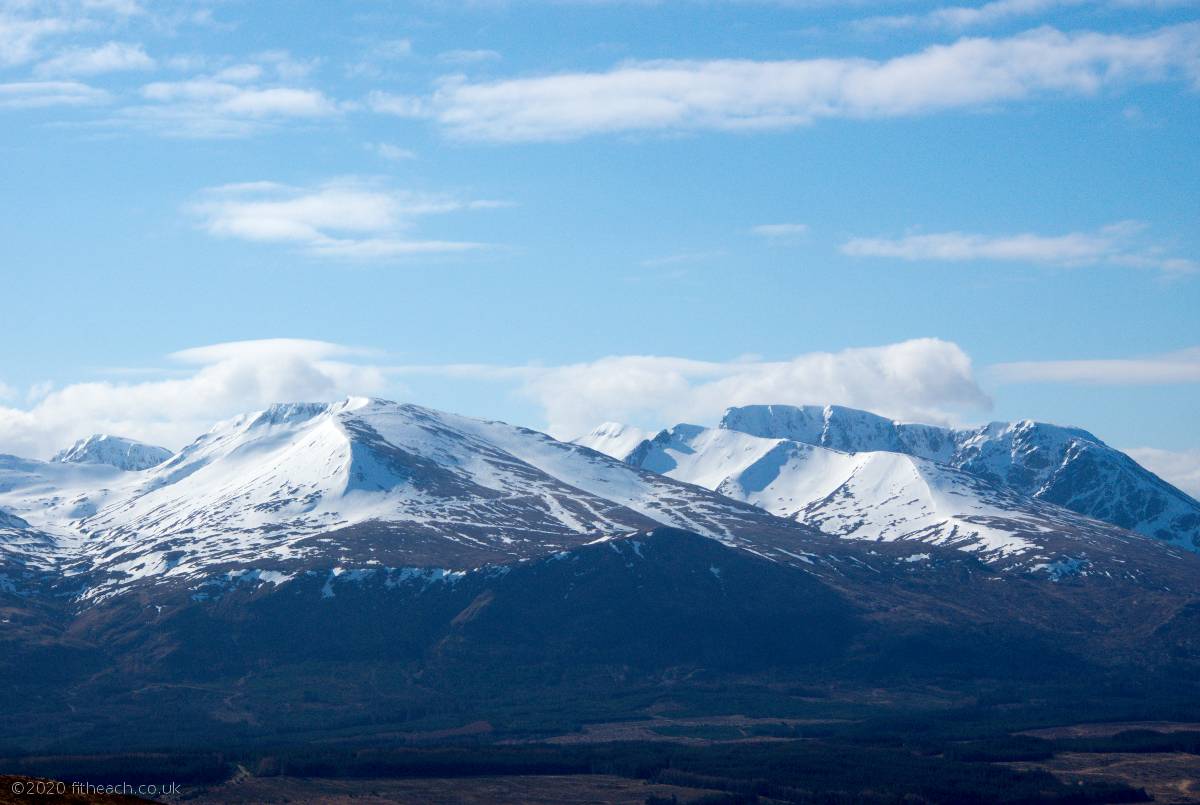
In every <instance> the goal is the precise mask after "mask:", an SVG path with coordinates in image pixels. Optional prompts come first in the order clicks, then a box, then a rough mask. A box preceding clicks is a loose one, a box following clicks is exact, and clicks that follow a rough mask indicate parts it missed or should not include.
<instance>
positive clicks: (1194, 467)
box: [1125, 447, 1200, 498]
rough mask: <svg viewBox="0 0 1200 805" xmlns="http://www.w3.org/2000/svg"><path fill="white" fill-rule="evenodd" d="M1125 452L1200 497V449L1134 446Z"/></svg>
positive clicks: (1177, 485)
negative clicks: (1164, 448)
mask: <svg viewBox="0 0 1200 805" xmlns="http://www.w3.org/2000/svg"><path fill="white" fill-rule="evenodd" d="M1125 452H1126V453H1128V454H1129V455H1130V456H1131V457H1132V458H1133V460H1134V461H1136V462H1137V463H1139V464H1141V465H1142V466H1143V467H1146V468H1147V469H1149V470H1150V471H1151V472H1153V473H1155V474H1156V475H1158V476H1159V477H1160V478H1162V479H1163V480H1165V481H1167V482H1168V483H1170V484H1173V485H1174V486H1176V487H1177V488H1179V489H1182V490H1183V491H1184V492H1187V493H1188V494H1189V495H1191V496H1192V497H1194V498H1200V450H1160V449H1158V448H1154V447H1132V448H1129V449H1127V450H1125Z"/></svg>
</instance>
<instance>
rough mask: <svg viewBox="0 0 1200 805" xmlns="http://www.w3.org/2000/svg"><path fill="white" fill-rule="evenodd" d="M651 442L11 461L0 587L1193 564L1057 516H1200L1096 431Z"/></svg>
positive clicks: (95, 448)
mask: <svg viewBox="0 0 1200 805" xmlns="http://www.w3.org/2000/svg"><path fill="white" fill-rule="evenodd" d="M641 435H642V434H641V433H639V432H638V431H636V429H630V428H624V427H621V426H616V425H613V424H611V423H610V424H608V425H605V426H603V427H602V428H601V429H598V430H597V432H595V433H594V434H592V437H591V438H590V439H589V440H588V446H584V445H581V444H573V443H569V442H560V441H557V440H555V439H553V438H551V437H549V436H547V435H545V434H542V433H538V432H536V431H532V430H528V429H525V428H520V427H515V426H511V425H507V424H504V423H501V422H492V421H484V420H478V419H471V418H467V417H462V416H457V415H454V414H449V413H443V412H439V411H434V410H431V409H427V408H422V407H419V406H415V405H405V404H399V403H394V402H389V401H385V400H375V399H366V398H350V399H347V400H343V401H341V402H337V403H331V404H315V403H314V404H309V403H297V404H281V405H276V406H272V407H271V408H269V409H267V410H264V411H259V412H254V413H250V414H244V415H241V416H238V417H234V418H232V419H229V420H227V421H224V422H221V423H219V424H217V425H216V426H214V427H213V428H212V429H211V430H210V431H209V432H208V433H205V434H204V435H202V436H200V437H199V438H198V439H196V440H195V441H194V442H192V443H191V444H190V445H188V446H187V447H185V448H184V449H183V450H181V451H180V452H179V453H177V454H174V455H171V454H170V453H169V451H166V450H164V449H162V448H154V447H151V446H148V445H142V444H140V443H137V442H132V441H130V440H126V439H119V438H114V437H92V438H90V439H86V440H83V441H81V442H79V443H78V444H76V445H75V446H74V447H72V448H71V449H70V450H67V451H64V452H63V453H61V454H59V455H58V456H56V457H55V459H54V460H52V461H49V462H45V461H35V460H30V459H22V458H16V457H13V456H0V586H3V588H4V589H5V590H8V591H10V592H12V591H20V590H21V589H26V588H28V589H33V588H35V587H37V585H38V584H40V583H43V582H45V581H46V580H47V579H49V580H52V581H53V580H59V581H61V580H62V579H69V580H71V582H70V583H71V588H72V590H74V591H75V592H73V593H72V594H73V595H75V596H76V597H77V598H79V599H80V600H90V599H94V598H97V597H100V598H105V597H109V596H111V595H114V594H116V593H119V592H122V591H125V590H128V589H131V588H135V587H137V588H139V589H149V588H150V587H155V586H158V585H166V586H168V587H171V588H172V589H179V588H181V587H182V588H187V589H195V588H196V587H197V585H200V584H202V583H205V580H206V579H211V578H212V577H213V576H214V575H220V574H230V573H243V574H244V573H246V572H251V571H252V572H253V573H254V574H256V575H254V578H256V579H259V580H260V581H263V580H267V581H270V582H271V583H272V584H279V583H284V582H286V581H287V580H288V579H291V578H294V577H295V575H296V574H297V573H300V572H303V571H305V570H306V569H308V568H325V569H328V568H331V567H336V568H355V567H359V568H370V567H376V568H413V567H416V568H441V569H447V570H463V569H471V568H478V567H481V566H484V565H496V566H499V565H505V564H511V563H513V562H523V561H529V560H531V559H536V558H539V557H546V556H550V555H553V554H555V553H556V552H561V551H567V550H572V549H574V548H577V547H578V546H581V545H584V544H588V543H593V542H597V541H603V540H608V539H613V538H615V537H621V536H625V535H629V534H632V533H637V532H648V531H651V530H653V529H656V528H659V527H661V526H668V527H672V528H678V529H682V530H686V531H690V532H694V533H697V534H700V535H702V536H705V537H709V538H712V539H715V540H718V541H720V542H721V543H723V544H725V545H726V546H729V547H733V548H736V549H740V550H743V551H746V552H748V553H751V554H755V555H757V556H759V557H765V558H768V559H771V560H773V561H777V562H781V563H785V564H791V565H794V566H797V567H803V568H808V569H809V572H814V573H820V572H826V571H829V572H836V568H835V565H836V564H837V563H838V562H847V561H852V562H862V561H869V562H870V561H876V559H874V558H871V557H880V558H879V559H878V561H880V562H884V561H888V562H890V561H894V560H896V558H897V557H899V558H900V559H902V560H904V561H909V562H913V563H918V564H919V563H920V562H923V561H925V560H928V559H929V553H928V552H927V551H928V549H929V548H930V547H933V548H937V549H939V550H940V549H961V550H966V551H969V552H973V553H974V554H976V555H978V557H979V558H980V559H982V560H984V561H986V562H988V563H990V564H991V565H992V566H993V567H994V568H995V569H996V570H997V571H999V572H1010V571H1011V572H1022V573H1027V572H1033V573H1040V574H1044V575H1047V576H1049V577H1051V578H1061V577H1065V576H1069V575H1088V574H1093V575H1096V574H1099V575H1106V576H1108V577H1110V578H1115V577H1136V576H1137V575H1138V574H1139V573H1140V572H1141V570H1140V568H1139V564H1138V561H1135V560H1134V559H1133V558H1131V557H1136V556H1148V557H1151V561H1152V563H1153V562H1158V561H1160V560H1162V561H1170V560H1171V559H1170V557H1171V556H1178V555H1179V554H1178V553H1177V552H1173V551H1172V548H1171V547H1169V546H1166V545H1162V544H1160V543H1157V542H1156V541H1154V540H1147V539H1146V538H1145V537H1143V536H1140V535H1137V534H1134V533H1132V532H1130V531H1128V530H1125V529H1124V528H1122V527H1119V524H1116V525H1114V524H1112V523H1111V522H1102V520H1103V519H1104V518H1100V517H1095V516H1087V514H1086V513H1085V514H1084V515H1080V514H1079V513H1078V512H1077V511H1072V510H1071V508H1073V507H1070V508H1069V507H1067V506H1065V505H1058V501H1057V500H1056V499H1055V497H1056V496H1062V495H1063V494H1064V490H1068V489H1074V490H1075V492H1074V494H1072V495H1069V496H1068V502H1069V503H1072V504H1076V505H1079V504H1080V503H1081V502H1088V501H1099V500H1101V499H1106V500H1107V503H1108V505H1109V506H1110V509H1112V507H1114V506H1116V507H1125V508H1129V507H1130V506H1132V504H1131V503H1130V502H1129V500H1128V498H1129V496H1130V494H1131V493H1130V489H1133V490H1134V491H1136V492H1137V493H1138V494H1140V495H1142V496H1143V497H1146V496H1148V495H1151V494H1158V495H1161V496H1163V498H1164V499H1166V500H1168V501H1171V502H1172V503H1171V505H1173V506H1176V509H1178V510H1176V509H1171V511H1170V512H1169V513H1167V514H1164V513H1163V511H1161V510H1160V511H1159V513H1158V515H1157V516H1158V518H1159V519H1158V520H1156V521H1152V522H1160V521H1161V522H1165V523H1168V525H1167V526H1164V528H1170V527H1171V526H1170V525H1169V524H1170V523H1175V522H1185V520H1186V516H1187V510H1186V505H1188V504H1189V502H1190V505H1191V506H1192V507H1193V512H1194V510H1195V508H1196V507H1197V504H1196V502H1195V501H1192V500H1191V499H1190V498H1187V496H1185V495H1183V494H1182V493H1179V492H1178V491H1177V490H1173V489H1172V488H1171V487H1169V486H1168V485H1166V484H1165V483H1164V482H1162V481H1160V480H1159V479H1157V478H1155V477H1154V476H1152V475H1150V474H1149V473H1147V472H1146V471H1145V470H1142V469H1141V468H1140V467H1138V466H1137V465H1136V464H1135V463H1133V462H1132V461H1131V460H1129V459H1128V458H1127V457H1124V456H1123V455H1122V454H1119V453H1117V451H1114V450H1112V449H1111V448H1108V447H1106V446H1104V445H1103V444H1102V443H1100V442H1099V441H1098V440H1095V439H1094V437H1091V436H1089V435H1088V434H1086V433H1085V432H1084V431H1078V430H1073V429H1062V428H1054V427H1053V426H1042V425H1038V424H1035V423H1018V424H1016V425H1011V426H998V425H993V426H987V427H985V428H981V429H978V430H975V431H950V430H946V429H941V428H935V427H932V426H924V425H901V424H898V423H894V422H890V421H889V420H884V419H881V418H879V417H875V416H874V415H871V414H867V413H866V412H858V411H852V410H850V409H838V408H826V409H816V408H788V407H781V406H758V407H750V408H743V409H732V410H730V411H729V412H728V414H727V415H726V417H725V420H724V421H723V422H722V424H721V426H720V427H718V428H700V427H697V426H690V425H681V426H678V427H676V428H673V429H670V430H668V431H663V432H662V433H660V434H658V435H657V436H655V437H654V438H653V439H648V440H647V439H642V440H640V441H638V442H636V443H635V441H634V439H635V437H638V436H641ZM630 445H634V446H632V447H630ZM593 448H595V449H593ZM598 451H605V452H610V453H612V452H618V453H619V452H620V451H624V453H623V454H622V455H620V460H618V459H617V458H614V457H611V456H609V455H604V454H603V452H598ZM1112 454H1115V456H1114V455H1112ZM1080 468H1082V469H1080ZM1081 472H1086V473H1090V475H1083V476H1080V473H1081ZM1088 478H1095V479H1099V481H1098V482H1103V483H1107V482H1110V481H1111V482H1113V483H1115V484H1117V485H1116V486H1111V485H1110V486H1109V487H1107V488H1105V489H1092V488H1090V487H1088V486H1087V483H1088V481H1087V479H1088ZM1135 481H1136V482H1138V484H1134V482H1135ZM1033 484H1038V486H1037V488H1036V489H1035V490H1034V493H1033V494H1028V493H1027V492H1026V491H1025V488H1028V487H1029V486H1030V485H1033ZM1022 485H1024V487H1023V486H1022ZM1122 496H1124V498H1122ZM1146 505H1148V504H1145V502H1144V501H1143V509H1144V508H1145V507H1146ZM1160 508H1161V507H1160ZM1112 510H1115V509H1112ZM1122 511H1124V509H1122ZM1193 516H1194V514H1193ZM1171 518H1174V519H1171ZM1139 522H1141V521H1139ZM1155 535H1156V536H1159V537H1160V538H1161V537H1162V536H1163V534H1161V533H1158V534H1155ZM1191 539H1193V535H1192V532H1189V531H1180V532H1178V533H1172V539H1171V540H1170V541H1171V542H1172V543H1173V544H1175V545H1190V544H1191V543H1189V540H1191ZM864 541H869V542H870V544H871V545H876V546H879V545H881V544H885V543H896V544H899V545H910V544H911V543H913V542H914V541H915V542H916V543H918V544H914V545H912V546H911V548H904V549H902V550H900V551H899V553H897V552H896V551H891V553H886V554H881V553H879V551H881V550H883V548H881V547H880V548H877V549H876V548H869V547H865V543H864ZM1147 546H1151V547H1147ZM889 550H891V549H889ZM1147 551H1150V553H1147ZM1155 551H1157V552H1155ZM831 568H833V570H831Z"/></svg>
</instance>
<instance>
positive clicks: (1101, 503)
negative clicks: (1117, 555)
mask: <svg viewBox="0 0 1200 805" xmlns="http://www.w3.org/2000/svg"><path fill="white" fill-rule="evenodd" d="M720 428H722V429H727V430H735V431H739V432H742V433H747V434H750V435H753V436H760V437H764V438H772V439H781V438H782V439H790V440H793V441H797V442H803V443H805V444H812V445H818V446H821V447H830V448H833V449H836V450H842V451H846V452H863V451H878V450H886V451H891V452H898V453H905V454H908V455H912V456H917V457H919V458H924V459H928V460H931V461H935V462H938V463H941V464H946V465H948V466H950V467H955V468H958V469H961V470H964V471H966V472H968V473H971V474H972V475H975V476H977V477H980V478H983V479H985V480H987V481H990V482H992V483H994V484H997V485H1003V486H1005V487H1008V488H1010V489H1012V490H1013V491H1015V492H1018V493H1020V494H1023V495H1027V496H1029V497H1034V498H1037V499H1039V500H1043V501H1047V502H1050V503H1056V504H1058V505H1060V506H1063V507H1065V508H1067V509H1070V510H1072V511H1074V512H1078V513H1079V514H1084V515H1087V516H1088V517H1093V518H1095V519H1097V520H1103V521H1104V522H1107V523H1112V524H1113V525H1117V526H1120V527H1122V528H1126V529H1129V530H1131V531H1137V532H1139V533H1141V534H1146V535H1148V536H1152V537H1156V538H1158V539H1161V540H1164V541H1165V542H1169V543H1171V544H1173V545H1178V546H1180V547H1184V548H1187V549H1189V550H1193V551H1196V550H1200V502H1198V501H1196V500H1195V499H1194V498H1192V497H1190V496H1189V495H1187V494H1185V493H1184V492H1182V491H1180V490H1178V489H1176V488H1175V487H1173V486H1171V485H1170V484H1168V483H1167V482H1166V481H1164V480H1162V479H1161V478H1159V477H1158V476H1157V475H1155V474H1154V473H1152V472H1150V471H1149V470H1147V469H1146V468H1144V467H1142V466H1140V465H1139V464H1138V463H1137V462H1136V461H1134V460H1133V459H1132V458H1130V457H1129V456H1127V455H1125V454H1124V453H1122V452H1121V451H1119V450H1115V449H1113V448H1111V447H1109V446H1108V445H1106V444H1105V443H1104V442H1102V441H1100V439H1098V438H1096V437H1095V436H1094V435H1092V434H1091V433H1088V432H1087V431H1085V430H1081V429H1079V428H1070V427H1063V426H1059V425H1050V424H1047V423H1043V422H1033V421H1030V420H1024V421H1020V422H993V423H991V424H989V425H983V426H981V427H978V428H970V429H962V430H954V429H951V428H939V427H936V426H933V425H920V424H907V423H900V422H893V421H892V420H889V419H885V418H884V417H880V416H877V415H875V414H872V413H869V412H867V411H859V410H856V409H853V408H843V407H840V406H824V407H822V406H814V405H809V406H790V405H751V406H744V407H740V408H731V409H729V410H728V411H726V413H725V416H724V418H723V419H722V420H721V424H720Z"/></svg>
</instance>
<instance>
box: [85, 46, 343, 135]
mask: <svg viewBox="0 0 1200 805" xmlns="http://www.w3.org/2000/svg"><path fill="white" fill-rule="evenodd" d="M195 61H196V60H195V59H184V60H183V61H182V62H179V64H180V66H184V67H187V66H194V65H193V64H192V63H193V62H195ZM199 61H200V62H201V63H204V62H206V61H208V60H205V59H200V60H199ZM210 66H211V65H210ZM312 67H313V63H312V62H304V61H299V60H297V59H294V58H292V57H291V56H290V55H289V54H288V53H287V52H286V51H267V52H264V53H259V54H257V55H256V56H255V57H254V59H253V60H252V61H247V62H240V63H233V64H230V63H225V64H220V62H218V64H217V65H216V66H215V69H213V70H212V71H211V72H210V73H208V74H201V75H196V76H193V77H192V78H187V79H184V80H180V81H154V82H151V83H148V84H145V85H144V86H143V87H142V88H141V90H140V94H141V97H142V100H143V101H144V102H143V103H141V104H133V105H130V106H126V107H124V108H123V109H121V110H120V111H119V112H118V113H117V114H116V115H115V116H114V117H113V118H112V119H110V120H109V121H108V123H109V124H110V125H117V126H132V127H135V128H139V129H144V130H149V131H152V132H154V133H158V134H164V135H168V136H177V137H198V138H203V137H243V136H247V135H250V134H254V133H256V132H259V131H262V130H263V129H265V128H269V127H272V126H278V125H280V124H282V123H283V122H287V121H291V122H296V121H313V120H319V119H323V118H329V117H333V116H336V115H338V114H340V113H341V112H342V108H343V107H342V105H341V104H339V103H338V102H337V101H335V100H334V99H332V98H330V97H328V96H327V95H325V93H323V92H322V91H320V90H318V89H312V88H309V87H297V86H292V85H291V82H293V81H295V80H297V79H300V78H303V77H304V76H305V75H306V74H307V73H308V72H309V71H310V70H311V69H312Z"/></svg>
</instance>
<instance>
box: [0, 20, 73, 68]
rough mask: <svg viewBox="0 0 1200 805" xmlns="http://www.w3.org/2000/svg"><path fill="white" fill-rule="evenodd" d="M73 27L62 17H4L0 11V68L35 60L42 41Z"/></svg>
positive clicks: (69, 21)
mask: <svg viewBox="0 0 1200 805" xmlns="http://www.w3.org/2000/svg"><path fill="white" fill-rule="evenodd" d="M73 27H75V26H74V25H73V24H72V22H71V20H69V19H65V18H62V17H36V18H32V19H28V18H21V17H16V16H8V15H5V14H4V13H3V12H2V11H0V66H12V65H16V64H24V63H26V62H30V61H33V60H34V59H35V58H37V56H38V54H39V52H40V49H41V44H42V41H43V40H44V39H48V38H50V37H52V36H56V35H58V34H62V33H65V32H67V31H70V30H71V29H72V28H73Z"/></svg>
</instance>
